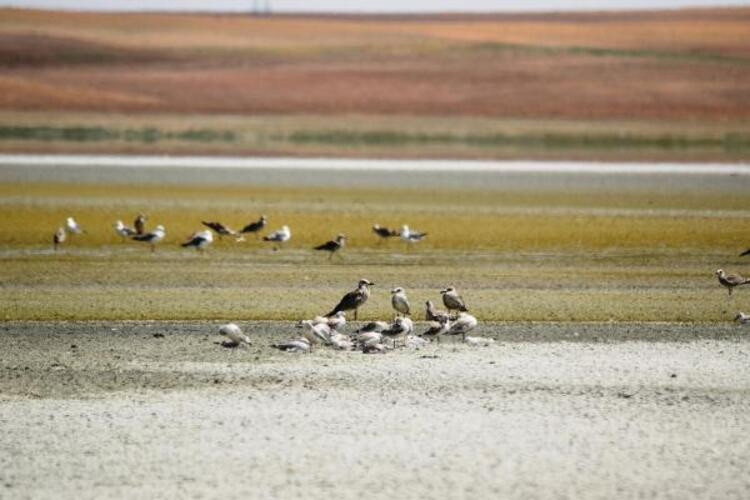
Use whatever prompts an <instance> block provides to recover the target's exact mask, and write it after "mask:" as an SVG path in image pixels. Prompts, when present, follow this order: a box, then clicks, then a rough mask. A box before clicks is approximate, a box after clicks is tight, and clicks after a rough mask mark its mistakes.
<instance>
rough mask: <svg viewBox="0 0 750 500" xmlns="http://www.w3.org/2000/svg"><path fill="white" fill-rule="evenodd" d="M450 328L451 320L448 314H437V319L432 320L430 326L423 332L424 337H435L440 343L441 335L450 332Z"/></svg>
mask: <svg viewBox="0 0 750 500" xmlns="http://www.w3.org/2000/svg"><path fill="white" fill-rule="evenodd" d="M450 328H451V320H450V317H449V316H448V315H447V314H445V315H441V316H437V317H436V319H435V321H432V322H430V328H429V329H428V330H427V331H426V332H424V333H423V334H422V337H427V338H428V339H435V340H437V342H438V344H439V343H440V336H441V335H444V334H446V333H448V330H450Z"/></svg>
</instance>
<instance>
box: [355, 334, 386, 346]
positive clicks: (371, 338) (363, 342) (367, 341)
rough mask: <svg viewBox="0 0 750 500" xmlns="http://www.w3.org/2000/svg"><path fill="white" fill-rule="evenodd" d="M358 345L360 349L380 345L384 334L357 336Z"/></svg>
mask: <svg viewBox="0 0 750 500" xmlns="http://www.w3.org/2000/svg"><path fill="white" fill-rule="evenodd" d="M356 340H357V345H358V346H359V347H360V348H365V347H367V346H371V345H375V344H380V342H381V341H382V340H383V334H382V333H380V332H362V333H359V334H357V338H356Z"/></svg>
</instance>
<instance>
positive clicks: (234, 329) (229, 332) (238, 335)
mask: <svg viewBox="0 0 750 500" xmlns="http://www.w3.org/2000/svg"><path fill="white" fill-rule="evenodd" d="M219 335H221V336H223V337H226V338H227V340H225V341H223V342H222V343H221V345H222V346H224V347H237V346H239V345H242V344H245V345H250V338H249V337H248V336H247V335H245V334H244V333H242V330H241V329H240V327H239V326H237V325H235V324H234V323H227V324H226V325H221V326H220V327H219Z"/></svg>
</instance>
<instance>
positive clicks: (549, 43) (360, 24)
mask: <svg viewBox="0 0 750 500" xmlns="http://www.w3.org/2000/svg"><path fill="white" fill-rule="evenodd" d="M0 110H5V111H104V112H117V113H132V112H138V113H142V112H150V113H153V112H157V113H200V114H214V113H222V114H323V115H326V114H330V115H334V114H336V115H343V114H352V113H356V114H365V115H366V114H373V115H374V114H378V115H384V114H385V115H391V114H392V115H405V114H415V115H440V116H455V115H472V116H488V117H510V118H550V117H555V118H562V119H594V120H598V119H648V120H650V119H659V120H661V119H664V120H680V121H683V120H688V121H701V122H704V121H710V122H726V121H730V122H731V121H742V120H746V119H748V118H750V8H739V9H716V10H686V11H674V12H652V13H629V14H624V13H607V14H603V13H591V14H568V15H541V14H540V15H503V16H500V15H498V16H432V17H333V16H329V17H324V16H317V17H315V16H271V17H252V16H239V15H231V16H230V15H197V14H196V15H179V14H101V13H60V12H45V11H27V10H13V9H5V10H0Z"/></svg>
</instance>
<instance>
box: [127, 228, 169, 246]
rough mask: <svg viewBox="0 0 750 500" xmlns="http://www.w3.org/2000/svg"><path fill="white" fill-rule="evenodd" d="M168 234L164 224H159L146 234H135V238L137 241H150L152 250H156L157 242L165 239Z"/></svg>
mask: <svg viewBox="0 0 750 500" xmlns="http://www.w3.org/2000/svg"><path fill="white" fill-rule="evenodd" d="M166 235H167V231H166V230H165V229H164V226H162V225H158V226H156V228H154V230H153V231H149V232H148V233H146V234H136V235H135V236H133V239H134V240H135V241H142V242H144V243H148V244H149V245H151V251H152V252H155V251H156V244H157V243H159V242H160V241H161V240H163V239H164V236H166Z"/></svg>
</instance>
